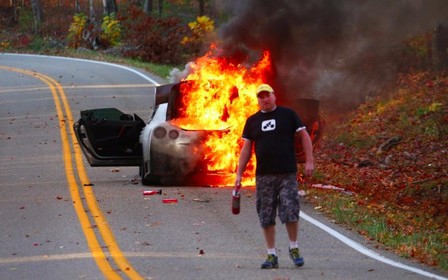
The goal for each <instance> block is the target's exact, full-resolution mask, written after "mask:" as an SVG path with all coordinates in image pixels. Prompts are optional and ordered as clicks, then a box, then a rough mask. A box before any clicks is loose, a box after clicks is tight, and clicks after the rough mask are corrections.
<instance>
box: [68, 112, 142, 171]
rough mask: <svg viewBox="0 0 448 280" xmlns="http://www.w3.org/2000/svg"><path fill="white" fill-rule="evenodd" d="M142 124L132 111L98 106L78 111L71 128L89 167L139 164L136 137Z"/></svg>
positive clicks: (139, 145) (138, 135)
mask: <svg viewBox="0 0 448 280" xmlns="http://www.w3.org/2000/svg"><path fill="white" fill-rule="evenodd" d="M145 125H146V124H145V122H144V121H143V120H142V119H141V118H140V117H138V116H137V115H135V114H134V116H132V115H128V114H125V113H123V112H121V111H120V110H118V109H116V108H101V109H93V110H85V111H81V118H80V119H79V120H78V121H77V122H76V123H75V124H74V125H73V129H74V131H75V134H76V138H77V139H78V142H79V145H80V147H81V149H82V151H83V152H84V155H85V156H86V158H87V161H88V162H89V164H90V165H91V166H140V165H141V163H142V148H141V144H140V143H139V137H140V133H141V131H142V129H143V128H144V127H145Z"/></svg>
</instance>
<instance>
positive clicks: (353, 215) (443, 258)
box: [306, 188, 448, 271]
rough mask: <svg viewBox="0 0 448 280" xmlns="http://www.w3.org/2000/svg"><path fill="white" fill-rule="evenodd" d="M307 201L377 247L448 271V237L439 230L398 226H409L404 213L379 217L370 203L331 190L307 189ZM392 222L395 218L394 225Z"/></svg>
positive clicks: (388, 212)
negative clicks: (363, 202)
mask: <svg viewBox="0 0 448 280" xmlns="http://www.w3.org/2000/svg"><path fill="white" fill-rule="evenodd" d="M306 193H307V194H306V198H307V200H309V201H310V202H311V203H312V204H313V205H315V206H316V210H318V211H321V212H323V213H324V214H325V215H327V216H328V217H329V218H330V219H332V221H333V222H334V223H336V224H339V225H341V226H344V227H346V228H348V229H350V230H353V231H356V232H358V233H359V234H360V235H362V236H364V237H365V238H366V239H367V240H368V241H369V242H372V244H373V245H374V247H376V248H380V249H385V250H392V251H394V252H395V253H397V254H398V255H400V256H402V257H405V258H409V259H414V260H417V261H420V262H423V263H426V264H428V265H431V266H436V267H438V268H439V269H441V270H442V271H448V254H447V246H446V245H447V242H448V235H447V233H446V232H444V231H442V230H440V229H434V228H425V227H421V228H416V227H411V226H404V227H401V226H400V227H396V226H395V224H396V223H397V221H396V220H397V219H400V220H401V222H399V223H403V224H407V222H406V221H407V220H408V218H407V216H406V215H405V214H403V213H399V212H398V213H397V212H396V213H393V212H391V211H387V212H386V213H384V214H381V213H380V214H378V213H377V211H376V210H375V209H372V206H371V205H369V204H364V205H360V203H359V201H357V196H356V195H355V194H352V195H350V194H346V193H341V192H338V191H336V192H333V191H328V190H325V191H323V190H316V189H313V188H307V189H306ZM390 219H395V221H394V222H391V221H390Z"/></svg>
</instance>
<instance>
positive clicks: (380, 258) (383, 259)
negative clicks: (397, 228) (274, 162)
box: [3, 53, 448, 280]
mask: <svg viewBox="0 0 448 280" xmlns="http://www.w3.org/2000/svg"><path fill="white" fill-rule="evenodd" d="M3 55H28V56H40V57H50V58H57V59H66V60H77V61H84V62H90V63H98V64H104V65H109V66H112V67H117V68H121V69H124V70H128V71H131V72H133V73H135V74H136V75H138V76H140V77H142V78H143V79H145V80H147V81H149V82H150V83H152V84H154V85H155V86H159V85H160V84H159V83H158V82H156V81H155V80H154V79H152V78H150V77H148V76H146V75H145V74H143V73H141V72H139V71H137V70H135V69H132V68H129V67H127V66H123V65H119V64H113V63H109V62H102V61H95V60H88V59H80V58H71V57H61V56H47V55H33V54H9V53H3ZM300 217H301V218H303V219H304V220H306V221H308V222H309V223H311V224H313V225H315V226H317V227H318V228H320V229H322V230H324V231H326V232H327V233H329V234H330V235H332V236H333V237H335V238H336V239H338V240H339V241H341V242H343V243H345V244H347V245H348V246H350V247H351V248H353V249H354V250H356V251H358V252H360V253H361V254H364V255H366V256H368V257H370V258H373V259H375V260H377V261H380V262H383V263H385V264H388V265H391V266H395V267H398V268H401V269H404V270H408V271H411V272H414V273H417V274H420V275H423V276H427V277H430V278H434V279H437V280H448V278H445V277H442V276H439V275H436V274H433V273H430V272H427V271H424V270H422V269H419V268H416V267H412V266H409V265H405V264H403V263H400V262H396V261H393V260H391V259H388V258H386V257H384V256H381V255H380V254H378V253H376V252H374V251H372V250H370V249H368V248H366V247H365V246H363V245H361V244H359V243H357V242H355V241H353V240H351V239H350V238H348V237H346V236H345V235H342V234H340V233H339V232H337V231H335V230H334V229H332V228H330V227H328V226H326V225H324V224H322V223H321V222H319V221H317V220H315V219H313V218H311V217H310V216H308V215H307V214H305V213H304V212H303V211H300Z"/></svg>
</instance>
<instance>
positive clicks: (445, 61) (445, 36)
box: [433, 24, 448, 70]
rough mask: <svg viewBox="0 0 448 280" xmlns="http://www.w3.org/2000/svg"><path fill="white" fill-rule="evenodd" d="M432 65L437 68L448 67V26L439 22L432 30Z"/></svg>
mask: <svg viewBox="0 0 448 280" xmlns="http://www.w3.org/2000/svg"><path fill="white" fill-rule="evenodd" d="M433 50H434V51H433V57H434V65H435V68H436V69H437V70H443V69H448V27H447V26H446V25H442V24H440V25H439V26H437V28H436V30H435V32H434V41H433Z"/></svg>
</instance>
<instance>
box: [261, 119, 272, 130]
mask: <svg viewBox="0 0 448 280" xmlns="http://www.w3.org/2000/svg"><path fill="white" fill-rule="evenodd" d="M274 129H275V119H272V120H266V121H263V122H262V123H261V131H271V130H274Z"/></svg>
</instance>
